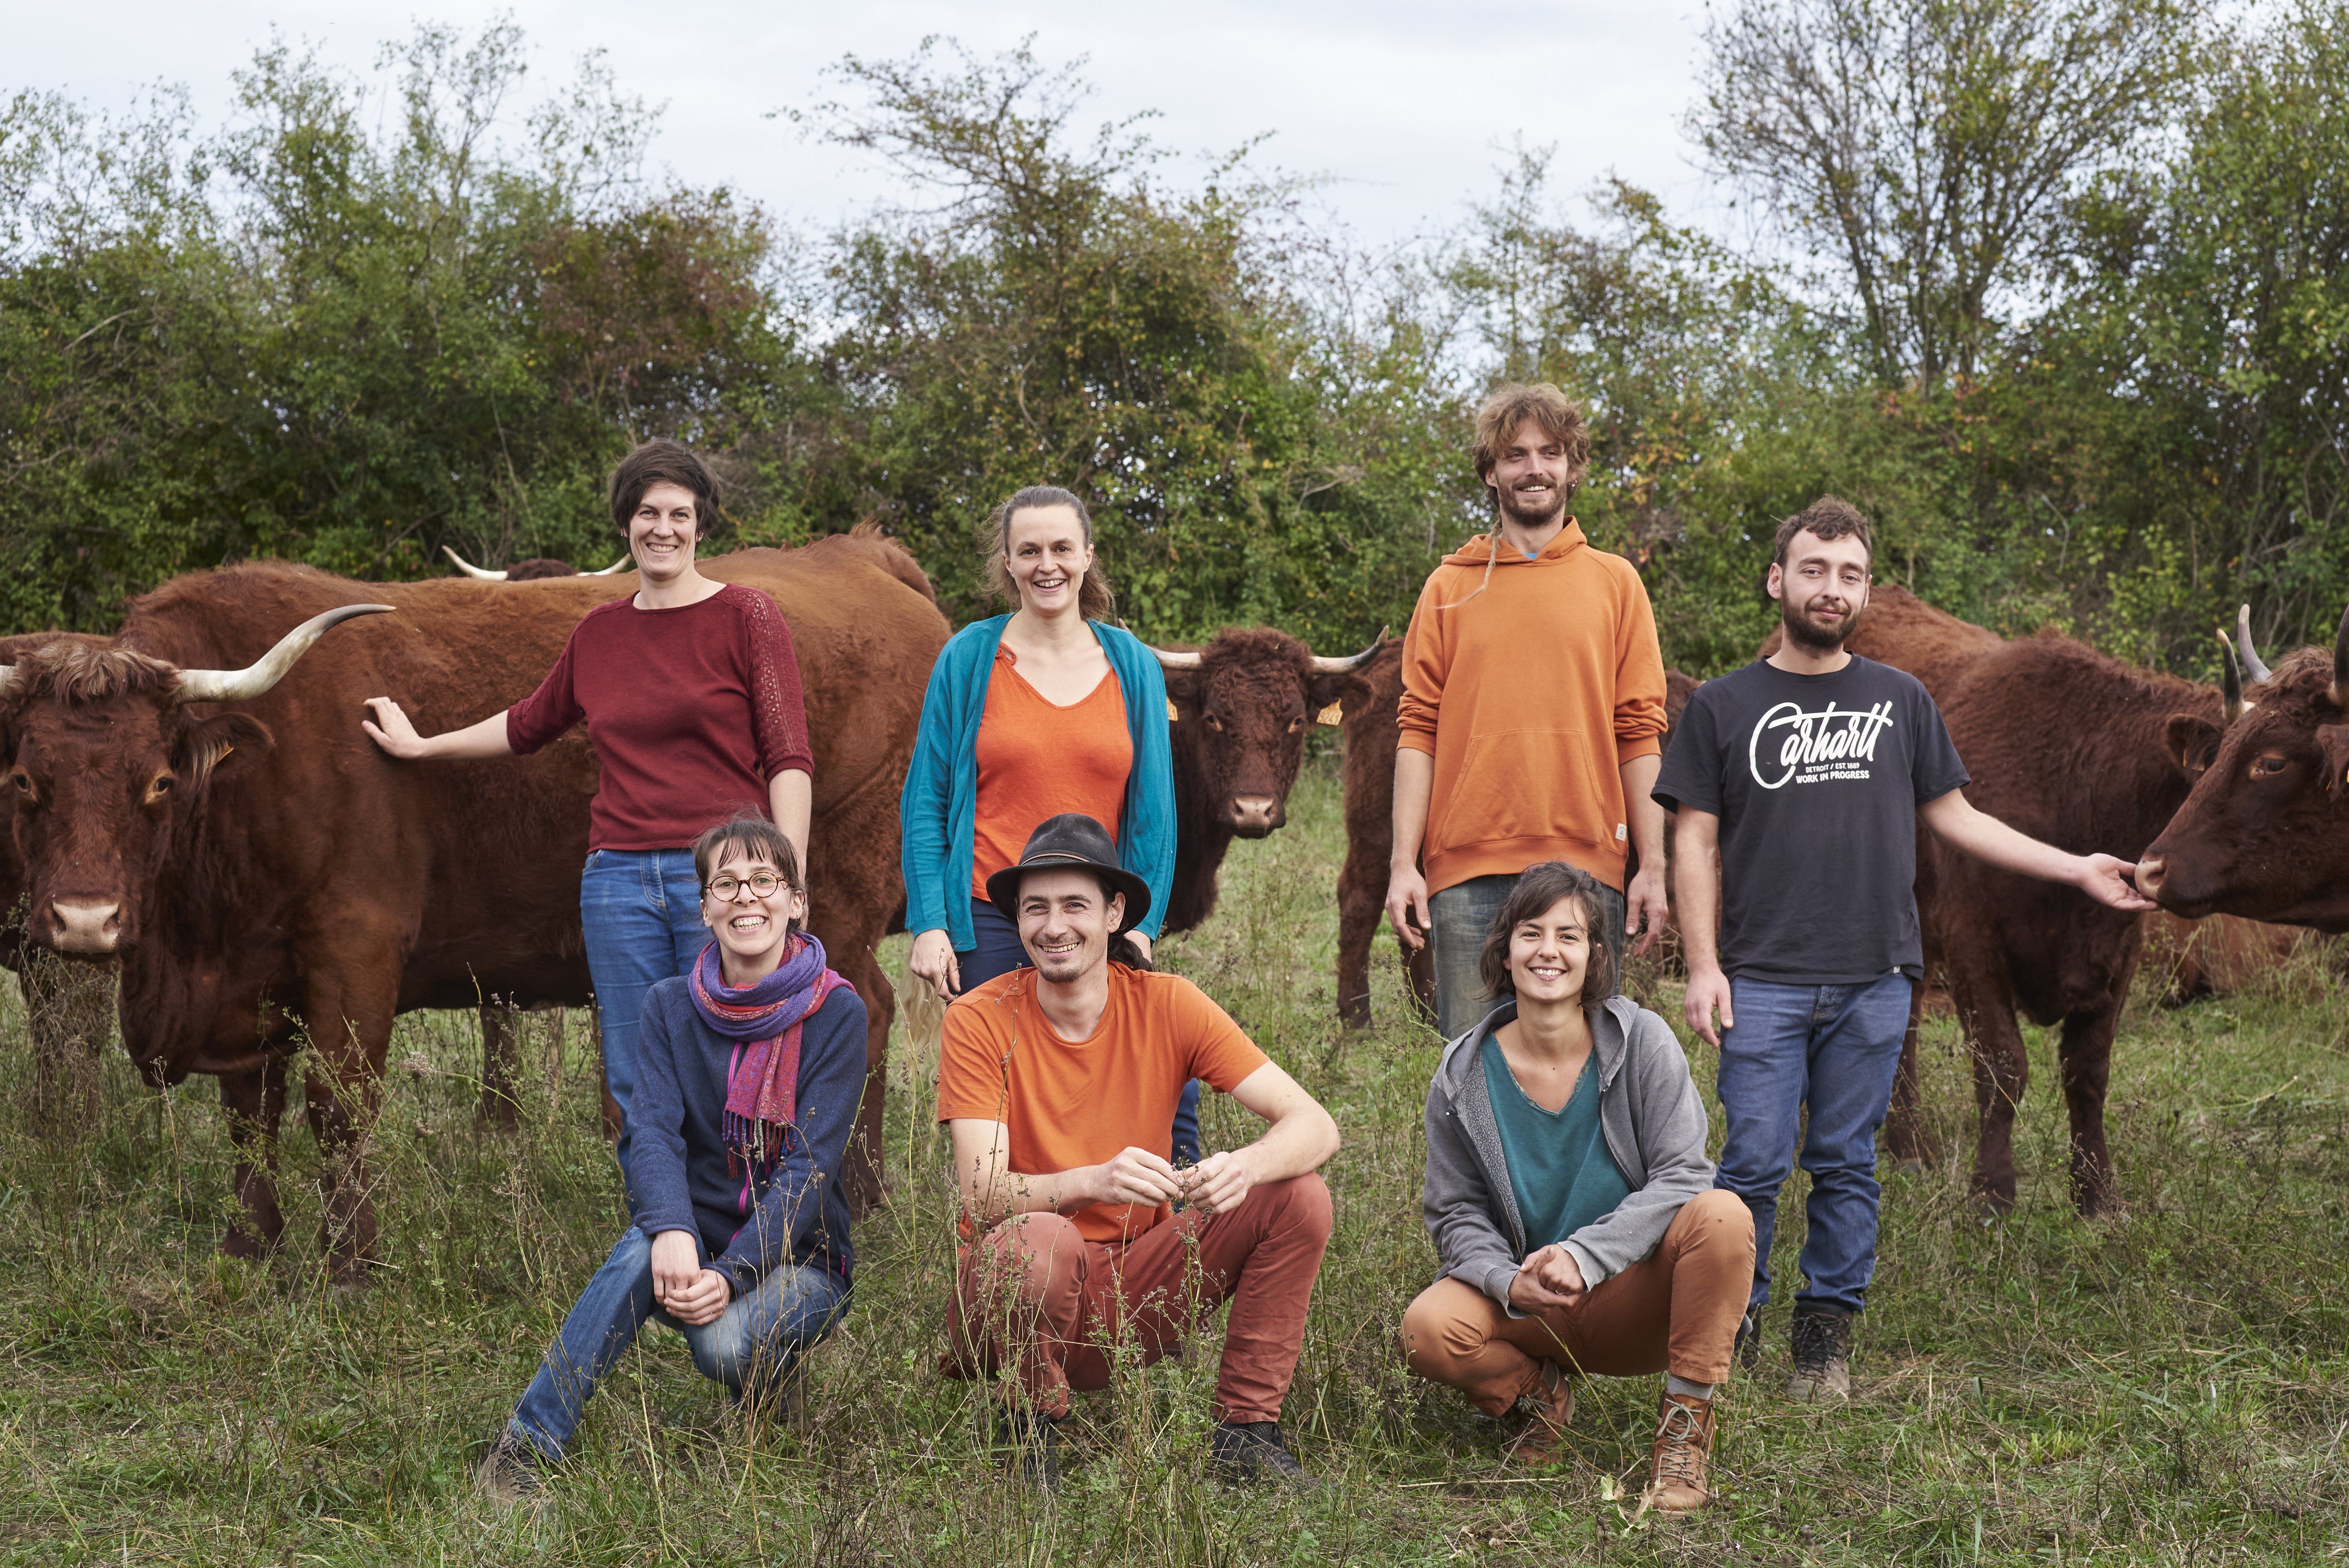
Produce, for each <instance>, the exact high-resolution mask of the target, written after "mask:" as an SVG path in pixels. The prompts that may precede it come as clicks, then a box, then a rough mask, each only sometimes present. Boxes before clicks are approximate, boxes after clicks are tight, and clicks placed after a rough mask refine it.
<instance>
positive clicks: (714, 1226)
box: [628, 975, 864, 1296]
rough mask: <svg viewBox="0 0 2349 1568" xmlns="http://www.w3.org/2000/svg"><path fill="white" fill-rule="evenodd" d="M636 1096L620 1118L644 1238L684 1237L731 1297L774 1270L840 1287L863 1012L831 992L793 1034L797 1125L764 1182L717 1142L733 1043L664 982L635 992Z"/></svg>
mask: <svg viewBox="0 0 2349 1568" xmlns="http://www.w3.org/2000/svg"><path fill="white" fill-rule="evenodd" d="M641 1030H642V1032H641V1033H639V1034H638V1036H637V1037H636V1040H637V1044H636V1049H637V1051H638V1052H639V1053H640V1057H641V1060H640V1061H639V1064H638V1066H637V1069H636V1072H637V1077H636V1095H635V1098H634V1099H633V1101H632V1102H631V1104H630V1105H629V1107H628V1131H629V1138H630V1140H631V1143H632V1145H633V1150H632V1152H631V1153H630V1154H629V1156H628V1179H629V1180H628V1185H629V1187H630V1188H631V1189H632V1190H633V1191H632V1193H631V1197H632V1200H633V1203H634V1208H635V1214H636V1226H637V1228H638V1229H639V1230H641V1231H643V1232H644V1233H645V1234H646V1235H647V1237H650V1236H657V1235H658V1234H660V1233H662V1232H663V1231H690V1232H692V1233H694V1234H695V1235H697V1236H698V1237H699V1238H700V1239H701V1255H702V1261H703V1262H704V1263H705V1264H707V1265H708V1266H709V1267H710V1268H713V1269H716V1270H717V1271H718V1272H719V1273H720V1274H724V1275H725V1276H726V1277H727V1279H728V1281H729V1282H730V1284H732V1285H733V1288H734V1294H735V1295H737V1296H740V1295H742V1294H743V1293H744V1292H746V1291H748V1290H750V1289H751V1288H752V1287H754V1286H755V1285H757V1284H758V1283H759V1282H760V1281H761V1279H763V1278H765V1277H766V1275H767V1274H768V1272H769V1271H770V1270H772V1269H773V1268H775V1267H777V1266H778V1265H779V1264H786V1263H789V1264H823V1265H825V1266H828V1267H830V1268H831V1269H832V1270H833V1272H834V1273H835V1274H839V1275H840V1276H841V1277H842V1278H843V1279H845V1278H847V1277H848V1273H849V1264H850V1262H851V1254H850V1252H849V1246H848V1192H847V1190H846V1188H844V1187H843V1185H842V1182H841V1173H842V1168H843V1165H844V1164H845V1163H846V1161H847V1156H848V1135H849V1131H850V1130H851V1129H853V1128H854V1126H855V1125H856V1109H857V1105H858V1103H859V1102H860V1101H861V1099H863V1097H864V1002H863V1001H862V1000H860V999H859V998H858V996H857V995H856V993H855V992H854V991H851V990H850V989H849V988H848V987H847V986H845V985H843V986H841V987H839V988H838V989H836V990H834V991H833V994H832V995H829V996H827V997H825V998H824V1001H823V1006H821V1007H819V1008H817V1009H816V1011H815V1016H813V1017H812V1018H810V1019H808V1020H807V1022H806V1023H805V1024H804V1025H802V1026H801V1029H800V1079H799V1099H798V1105H797V1114H796V1117H795V1119H793V1121H792V1125H791V1127H790V1128H789V1129H788V1130H787V1131H786V1132H785V1134H784V1138H783V1154H782V1158H781V1159H780V1160H778V1161H776V1162H775V1168H774V1170H773V1171H772V1172H771V1174H769V1175H767V1176H766V1177H764V1178H763V1179H761V1180H757V1181H753V1180H751V1179H750V1175H749V1174H748V1173H747V1171H745V1169H744V1165H743V1162H742V1161H740V1160H739V1159H730V1158H729V1151H728V1150H727V1148H726V1145H725V1143H724V1142H723V1141H722V1140H721V1138H720V1130H721V1128H722V1127H723V1126H724V1124H725V1117H726V1068H727V1066H728V1064H730V1062H731V1061H732V1060H733V1058H734V1042H733V1041H731V1040H730V1039H727V1038H726V1037H724V1036H722V1035H719V1034H716V1033H713V1032H712V1031H711V1030H710V1029H709V1026H706V1025H704V1024H703V1023H702V1021H701V1015H700V1014H699V1013H698V1012H696V1011H695V1010H694V1006H693V993H692V991H691V989H690V983H689V982H688V980H687V979H686V977H685V976H684V975H671V976H670V977H669V978H667V979H666V980H662V981H658V982H657V983H655V985H653V987H652V989H651V990H649V991H647V992H646V993H645V1011H644V1021H643V1024H642V1026H641Z"/></svg>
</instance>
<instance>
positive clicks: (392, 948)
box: [0, 536, 947, 1277]
mask: <svg viewBox="0 0 2349 1568" xmlns="http://www.w3.org/2000/svg"><path fill="white" fill-rule="evenodd" d="M704 570H705V571H707V572H708V573H709V574H710V575H712V576H715V577H718V578H720V579H721V580H724V581H729V582H740V583H746V584H749V585H750V586H755V587H758V588H760V589H761V590H763V591H765V592H767V593H770V594H771V595H772V596H773V597H774V598H775V600H776V602H777V603H778V604H779V605H780V606H781V609H782V611H783V613H784V615H785V618H786V619H787V620H788V621H789V623H790V624H791V625H792V633H793V637H794V641H795V643H796V645H797V649H798V654H799V660H800V666H801V671H802V680H803V684H804V688H805V690H806V693H807V703H808V710H809V721H810V722H809V729H810V733H811V738H812V741H813V743H814V747H815V762H816V770H815V798H814V811H813V823H812V830H811V840H812V846H813V847H814V849H815V851H816V852H814V853H813V854H812V855H811V857H810V858H811V861H812V864H811V867H810V877H809V881H810V888H809V892H810V895H811V901H810V902H811V904H812V922H811V923H812V926H813V928H814V929H815V930H816V932H817V933H818V934H820V935H821V936H822V937H823V940H824V943H825V946H826V948H827V950H828V951H829V952H830V954H832V957H833V964H834V965H836V966H838V967H839V968H840V969H841V970H842V972H843V974H845V975H848V976H849V977H850V978H851V979H852V980H854V983H855V984H856V985H857V988H858V990H859V991H860V993H861V994H863V995H864V997H865V1001H866V1005H867V1009H868V1012H869V1014H870V1016H871V1020H872V1023H871V1032H870V1034H869V1036H868V1040H867V1051H868V1067H869V1076H868V1079H867V1088H866V1098H865V1104H864V1112H863V1117H862V1126H861V1131H862V1133H863V1136H862V1138H861V1139H860V1140H859V1151H858V1159H857V1164H856V1166H855V1167H854V1168H853V1169H852V1171H850V1173H849V1175H850V1188H851V1192H852V1195H853V1196H854V1198H855V1199H856V1200H858V1202H859V1205H860V1207H862V1206H864V1205H867V1204H869V1203H871V1202H874V1201H875V1200H876V1199H877V1197H878V1195H879V1185H878V1181H877V1173H878V1166H877V1150H878V1147H879V1140H880V1125H881V1093H880V1088H881V1081H882V1079H881V1068H882V1064H883V1062H884V1060H885V1047H886V1041H887V1032H888V1025H889V1019H890V1016H891V1013H892V1006H891V992H890V988H889V985H888V983H887V981H886V980H885V979H884V978H883V976H882V975H881V972H880V970H879V967H878V965H876V964H875V963H874V952H873V950H874V946H875V945H876V944H878V942H879V941H880V939H881V936H882V934H883V933H884V931H885V929H886V927H887V925H888V923H889V920H890V917H891V916H892V914H893V913H895V909H896V907H897V905H898V903H899V902H900V899H901V893H900V891H899V889H898V886H897V877H896V864H897V845H896V802H895V791H896V786H897V781H898V780H899V779H902V778H903V776H904V773H905V765H906V761H907V758H908V757H909V756H910V754H911V749H912V744H913V735H914V726H915V722H916V717H917V716H918V714H919V710H920V706H921V699H922V692H923V687H924V684H925V680H926V676H927V673H928V670H929V667H930V665H931V663H932V662H933V660H934V659H935V658H936V654H937V650H938V648H939V647H940V646H941V645H943V644H944V642H945V640H946V631H947V628H946V623H945V620H944V619H943V617H941V616H940V615H939V614H938V613H937V610H936V605H935V603H933V602H932V601H931V600H930V599H929V598H928V597H926V595H925V594H924V593H921V592H918V591H916V583H917V581H918V580H920V577H921V574H920V572H919V569H918V568H917V567H916V566H915V565H914V564H913V562H912V561H911V558H909V557H906V556H905V555H904V552H901V551H898V550H897V549H896V548H895V546H894V545H890V544H888V543H886V542H884V541H881V540H879V539H877V538H870V537H857V536H834V537H833V538H831V539H826V540H823V541H819V542H816V543H814V544H812V545H810V546H808V547H806V548H805V549H803V550H799V551H792V552H781V551H771V550H757V551H743V552H737V553H735V554H733V555H730V556H726V557H722V558H720V559H719V560H717V561H713V562H709V563H708V564H707V565H706V566H705V568H704ZM633 587H634V579H633V577H626V576H624V577H621V578H618V579H616V580H601V579H594V578H581V579H574V580H571V581H568V582H547V583H538V584H535V585H533V587H532V588H531V589H530V590H529V591H528V593H525V594H514V593H509V592H507V591H505V590H502V589H493V588H491V587H488V586H485V585H481V584H477V583H470V582H461V581H454V580H442V581H440V582H434V583H409V584H383V583H352V582H348V581H346V580H343V579H339V578H335V577H330V576H327V575H326V574H325V573H319V572H316V571H312V570H310V569H308V568H304V567H296V566H288V565H283V564H277V563H262V564H255V565H250V566H243V567H237V568H233V569H230V570H228V571H223V572H219V573H195V574H192V575H191V576H187V577H182V578H180V579H177V580H175V581H174V582H172V583H167V584H165V585H164V586H163V587H161V588H160V589H158V590H156V591H155V592H154V593H150V594H148V595H146V596H145V597H143V598H141V599H140V600H138V601H137V602H135V603H133V604H132V605H131V607H130V612H129V615H128V617H127V618H126V619H125V621H124V623H123V626H122V630H121V634H120V635H119V638H117V639H114V640H111V641H104V640H92V639H78V640H75V641H72V642H67V641H65V640H62V639H61V640H59V641H58V642H56V643H52V644H48V645H44V646H42V647H40V648H38V649H36V650H35V651H34V652H32V653H30V654H28V655H25V656H23V657H22V658H20V659H19V661H18V662H17V663H16V665H14V666H13V668H12V672H11V675H10V676H9V677H8V680H7V682H6V686H5V700H0V755H5V759H6V763H7V772H8V778H9V780H10V782H9V785H8V786H7V788H9V789H11V791H12V792H13V793H14V795H15V797H16V799H15V820H14V824H13V827H14V840H15V842H16V848H17V851H18V853H19V855H20V856H21V858H22V861H23V863H24V872H25V880H26V884H27V892H28V893H29V903H30V919H29V934H30V936H31V939H32V940H33V941H35V942H36V943H37V944H42V945H45V946H48V947H52V948H55V949H57V950H58V951H60V952H65V953H74V954H87V955H97V954H119V957H120V960H121V966H122V968H121V1006H120V1019H121V1026H122V1032H123V1043H124V1045H125V1047H126V1048H127V1049H128V1050H129V1054H130V1055H131V1057H132V1059H133V1060H134V1061H136V1062H137V1063H138V1064H139V1065H140V1068H141V1069H142V1071H143V1072H144V1073H145V1074H146V1076H147V1077H148V1078H149V1079H150V1081H152V1082H155V1083H158V1084H168V1083H175V1082H178V1081H180V1080H181V1079H183V1078H186V1077H187V1076H188V1075H190V1074H191V1073H206V1074H211V1075H213V1076H217V1077H218V1078H220V1079H221V1091H222V1100H223V1102H224V1104H225V1105H226V1106H227V1108H228V1110H229V1114H230V1118H231V1126H232V1130H233V1132H234V1133H235V1135H236V1139H237V1143H238V1150H239V1163H238V1171H237V1192H238V1197H239V1199H240V1200H241V1202H243V1209H244V1216H245V1222H246V1223H244V1224H241V1225H239V1226H238V1227H236V1228H235V1229H233V1231H232V1233H231V1234H230V1236H229V1238H228V1240H227V1243H226V1244H227V1245H228V1247H229V1249H230V1250H232V1251H240V1252H252V1251H255V1250H258V1249H259V1248H261V1247H263V1246H265V1245H267V1244H270V1243H274V1241H275V1240H276V1239H277V1237H278V1235H279V1233H280V1231H281V1230H282V1227H283V1220H282V1217H281V1216H280V1214H279V1212H278V1208H277V1202H276V1195H275V1190H274V1181H273V1177H272V1171H271V1168H272V1165H273V1164H274V1148H273V1138H274V1130H275V1127H276V1124H277V1120H278V1119H279V1117H280V1116H281V1115H282V1113H283V1109H284V1101H285V1083H286V1071H285V1068H286V1060H287V1057H288V1056H289V1055H290V1054H291V1052H292V1051H293V1049H294V1048H295V1047H296V1046H297V1045H298V1044H299V1043H300V1042H301V1040H302V1039H303V1037H305V1035H306V1037H307V1038H308V1040H309V1043H310V1044H311V1045H312V1046H313V1047H315V1049H316V1060H315V1062H314V1064H313V1066H312V1068H311V1069H310V1071H309V1073H308V1075H307V1078H308V1100H309V1108H308V1109H309V1113H310V1117H311V1120H312V1124H313V1126H314V1128H316V1130H317V1132H318V1135H319V1138H320V1141H321V1145H322V1147H323V1149H324V1150H325V1151H326V1232H327V1243H328V1246H329V1248H330V1251H331V1253H332V1257H333V1260H334V1264H335V1266H336V1272H337V1273H338V1274H341V1275H342V1276H344V1277H352V1276H354V1275H355V1274H357V1272H358V1271H359V1269H360V1266H361V1264H362V1262H363V1260H364V1259H365V1258H366V1257H367V1255H368V1254H369V1253H370V1251H371V1249H372V1245H373V1241H374V1233H375V1221H374V1214H373V1209H372V1205H371V1203H370V1202H369V1198H368V1191H367V1169H366V1164H367V1140H366V1137H365V1133H366V1129H367V1125H368V1123H369V1120H370V1119H371V1118H372V1116H373V1114H374V1111H375V1109H376V1106H377V1103H378V1098H379V1094H380V1087H381V1074H382V1070H383V1065H384V1054H385V1047H386V1045H387V1043H388V1038H389V1035H390V1029H391V1020H392V1018H393V1016H395V1015H396V1014H398V1013H399V1012H402V1011H405V1010H408V1009H409V1008H414V1007H470V1006H476V1005H478V1003H479V1002H480V1000H481V997H482V995H484V994H492V995H502V996H509V997H512V998H513V999H514V1000H516V1001H518V1002H520V1003H522V1004H523V1005H529V1004H532V1003H539V1002H561V1003H568V1004H574V1005H575V1004H580V1003H584V1002H585V1001H586V1000H587V999H588V976H587V968H586V962H585V951H584V944H583V943H582V940H581V936H580V930H579V918H578V867H579V864H580V861H582V860H583V859H584V858H585V853H586V823H587V812H586V807H587V798H588V796H589V795H590V794H591V793H592V792H593V790H594V789H595V759H594V757H593V755H592V753H591V752H590V751H589V750H588V748H587V746H586V743H585V739H584V738H580V737H578V736H573V737H569V738H565V739H564V741H562V742H560V743H558V744H557V745H555V746H553V747H550V748H547V749H546V750H545V751H544V752H542V753H540V754H538V755H537V756H534V757H530V758H512V759H501V760H498V761H494V762H467V763H450V764H440V765H436V766H434V767H430V768H418V767H414V766H412V765H405V764H401V763H398V762H395V761H393V760H392V759H390V758H387V757H385V756H384V755H383V754H382V753H381V752H379V751H378V750H377V749H376V748H374V747H373V746H372V745H371V744H369V743H368V742H367V738H366V737H365V736H364V735H363V734H361V733H360V732H359V730H358V727H357V720H358V714H359V704H360V702H361V700H362V698H364V697H365V696H370V695H373V694H375V693H378V692H384V691H389V692H394V693H397V694H398V695H399V696H400V697H401V699H402V700H403V702H404V703H406V704H407V706H408V707H409V711H410V712H412V713H414V714H415V715H416V716H417V717H418V719H419V722H421V723H424V724H425V725H426V726H427V727H429V728H432V729H435V730H438V729H443V728H453V727H459V726H461V725H464V724H467V723H471V722H472V721H473V720H475V719H478V718H480V717H483V716H485V715H487V714H490V713H494V712H496V711H497V710H498V709H500V708H502V707H507V706H510V705H511V704H512V703H513V702H515V701H517V700H519V699H520V698H521V697H523V696H526V695H527V694H528V693H529V691H530V690H531V689H532V687H533V686H534V684H535V682H536V681H537V679H538V677H539V676H540V674H541V673H543V671H544V670H545V669H546V668H548V667H549V666H550V665H552V664H553V662H554V658H555V655H557V653H558V652H559V651H560V650H561V648H562V645H563V642H564V638H565V637H566V636H568V634H569V633H570V630H571V628H572V627H573V626H574V625H575V624H577V622H578V621H579V619H580V617H581V616H583V615H585V614H586V612H587V611H588V610H589V609H591V608H593V607H594V606H595V604H597V603H601V602H603V601H605V600H606V599H610V598H612V597H614V596H616V594H619V593H627V592H630V591H632V589H633ZM370 600H374V601H381V602H384V603H388V605H389V606H390V608H391V609H392V611H393V612H394V613H393V614H373V615H368V616H367V618H366V619H363V620H361V621H359V622H358V623H357V624H354V625H350V626H348V627H346V628H343V629H341V630H339V631H336V632H335V633H334V634H333V635H331V636H327V637H325V638H324V640H323V641H318V643H317V647H316V651H315V652H311V653H309V654H308V655H307V656H306V657H304V656H303V649H304V647H305V646H306V645H307V641H308V640H316V638H317V636H318V634H319V632H321V631H322V630H323V629H324V626H325V624H329V623H330V622H331V621H332V620H333V618H334V617H336V615H347V614H354V613H363V612H359V611H357V606H358V605H359V604H361V603H364V602H367V601H370ZM295 625H299V626H301V627H302V628H303V632H302V634H300V635H297V636H291V637H287V638H286V639H285V641H284V642H283V643H278V644H277V645H276V647H275V649H274V651H271V652H269V653H267V654H266V655H265V656H264V650H270V649H271V647H272V644H273V643H276V642H277V636H278V634H279V633H281V632H282V631H283V630H284V628H285V627H288V626H295ZM296 660H298V661H299V662H298V664H297V663H295V661H296ZM223 672H227V673H225V674H224V673H223ZM256 672H257V673H256ZM264 677H265V678H264ZM281 681H282V684H281ZM222 703H234V704H235V705H236V706H235V707H233V708H230V709H228V710H227V711H213V710H214V709H215V708H216V707H219V705H221V704H222Z"/></svg>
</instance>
